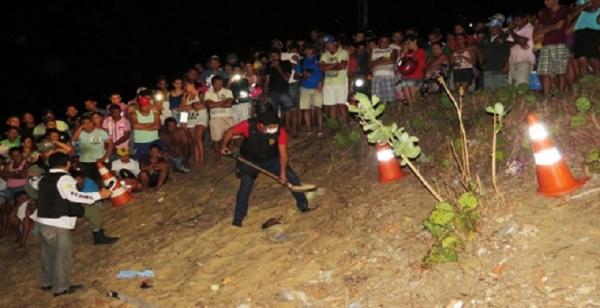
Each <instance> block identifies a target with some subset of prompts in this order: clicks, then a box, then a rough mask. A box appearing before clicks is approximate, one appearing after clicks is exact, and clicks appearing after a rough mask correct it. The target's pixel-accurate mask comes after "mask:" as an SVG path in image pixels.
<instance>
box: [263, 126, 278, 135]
mask: <svg viewBox="0 0 600 308" xmlns="http://www.w3.org/2000/svg"><path fill="white" fill-rule="evenodd" d="M277 131H279V126H278V127H273V128H265V133H267V134H271V135H272V134H275V133H277Z"/></svg>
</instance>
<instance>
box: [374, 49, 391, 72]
mask: <svg viewBox="0 0 600 308" xmlns="http://www.w3.org/2000/svg"><path fill="white" fill-rule="evenodd" d="M393 52H394V49H393V48H391V47H388V48H385V49H381V48H375V49H373V53H371V61H375V60H377V59H379V58H385V59H390V58H391V57H392V53H393ZM373 76H376V77H394V64H385V65H378V66H377V67H375V68H373Z"/></svg>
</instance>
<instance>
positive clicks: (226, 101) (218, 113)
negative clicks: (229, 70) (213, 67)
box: [204, 76, 235, 160]
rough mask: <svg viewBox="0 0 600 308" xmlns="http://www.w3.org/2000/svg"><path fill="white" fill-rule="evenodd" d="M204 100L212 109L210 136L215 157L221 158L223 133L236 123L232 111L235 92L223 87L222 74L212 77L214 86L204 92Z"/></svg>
mask: <svg viewBox="0 0 600 308" xmlns="http://www.w3.org/2000/svg"><path fill="white" fill-rule="evenodd" d="M204 102H205V103H206V106H208V109H209V110H210V122H209V126H210V138H211V139H212V141H213V144H214V147H215V153H216V158H215V159H216V160H220V158H221V155H220V151H221V147H222V144H221V140H222V139H223V133H224V132H225V131H226V130H227V129H229V128H230V127H232V126H233V125H235V120H234V119H233V112H232V106H233V93H231V91H230V90H229V89H226V88H224V87H223V78H222V77H221V76H214V77H213V78H212V88H211V89H210V90H208V91H207V92H206V93H205V94H204Z"/></svg>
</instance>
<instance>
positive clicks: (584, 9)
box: [572, 0, 600, 76]
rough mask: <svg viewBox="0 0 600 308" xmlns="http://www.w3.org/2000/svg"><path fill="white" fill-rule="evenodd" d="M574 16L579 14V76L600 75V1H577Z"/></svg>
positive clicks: (576, 23)
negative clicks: (590, 72)
mask: <svg viewBox="0 0 600 308" xmlns="http://www.w3.org/2000/svg"><path fill="white" fill-rule="evenodd" d="M576 4H577V7H576V8H575V10H574V12H573V13H572V14H575V15H576V14H578V16H577V21H576V22H575V58H576V59H577V61H578V63H579V70H580V72H579V75H580V76H583V75H585V74H588V73H589V71H588V68H589V67H591V68H592V72H593V73H596V74H599V73H600V61H599V58H600V51H599V48H600V23H598V19H599V18H600V1H598V0H577V1H576Z"/></svg>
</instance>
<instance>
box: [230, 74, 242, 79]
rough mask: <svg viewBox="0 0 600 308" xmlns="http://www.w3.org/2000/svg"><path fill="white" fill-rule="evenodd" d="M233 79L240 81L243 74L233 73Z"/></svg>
mask: <svg viewBox="0 0 600 308" xmlns="http://www.w3.org/2000/svg"><path fill="white" fill-rule="evenodd" d="M231 80H232V81H240V80H242V75H240V74H235V75H233V77H232V78H231Z"/></svg>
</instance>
